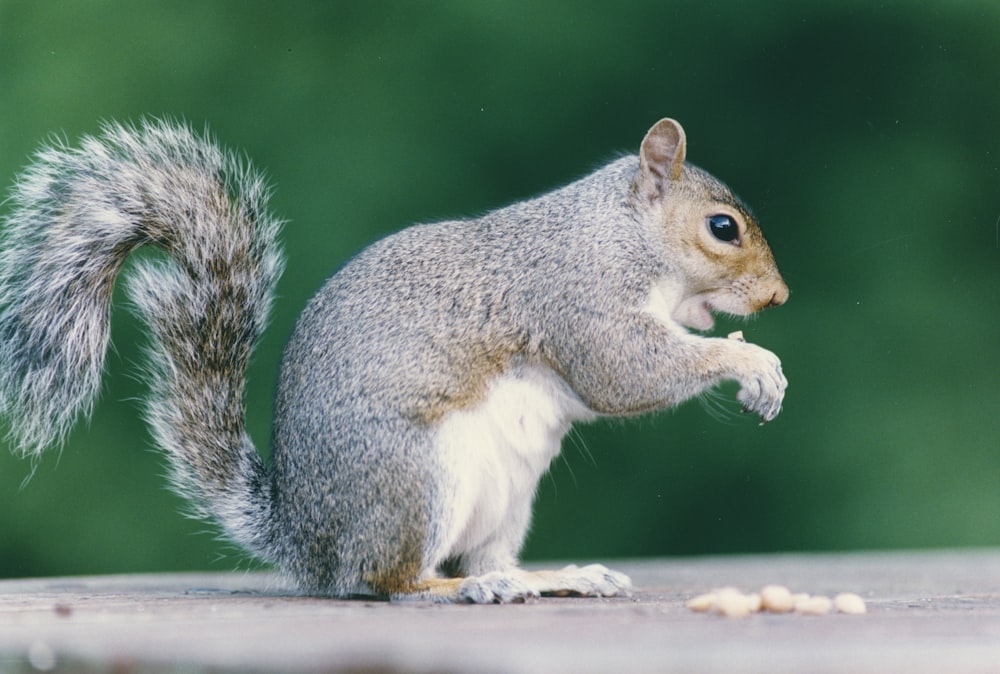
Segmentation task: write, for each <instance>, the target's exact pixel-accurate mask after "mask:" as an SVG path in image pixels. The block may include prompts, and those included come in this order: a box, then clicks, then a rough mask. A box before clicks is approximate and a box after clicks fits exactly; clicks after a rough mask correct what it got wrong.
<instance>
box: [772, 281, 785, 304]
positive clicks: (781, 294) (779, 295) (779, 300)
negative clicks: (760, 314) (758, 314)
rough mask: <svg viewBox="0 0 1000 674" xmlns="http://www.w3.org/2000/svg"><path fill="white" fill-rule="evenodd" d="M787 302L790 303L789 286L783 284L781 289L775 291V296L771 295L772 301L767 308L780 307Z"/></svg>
mask: <svg viewBox="0 0 1000 674" xmlns="http://www.w3.org/2000/svg"><path fill="white" fill-rule="evenodd" d="M787 301H788V286H786V285H785V284H784V283H782V284H781V287H780V288H778V289H777V290H775V291H774V294H773V295H771V301H770V302H768V303H767V306H769V307H780V306H781V305H782V304H784V303H785V302H787Z"/></svg>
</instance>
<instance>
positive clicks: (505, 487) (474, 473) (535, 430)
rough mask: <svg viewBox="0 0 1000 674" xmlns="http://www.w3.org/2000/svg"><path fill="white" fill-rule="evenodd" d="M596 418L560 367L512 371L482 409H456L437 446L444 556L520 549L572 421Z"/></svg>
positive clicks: (443, 424)
mask: <svg viewBox="0 0 1000 674" xmlns="http://www.w3.org/2000/svg"><path fill="white" fill-rule="evenodd" d="M595 416H596V415H595V414H594V413H593V412H591V411H590V410H589V409H588V408H587V407H586V406H585V405H584V404H583V402H582V401H581V400H580V399H579V398H578V397H577V396H576V394H574V393H573V392H572V390H570V389H569V387H568V386H567V385H566V383H565V382H564V381H563V380H562V379H561V378H559V377H558V376H557V375H556V374H555V373H554V372H552V371H551V370H550V369H548V368H545V367H539V366H530V367H528V366H524V367H518V368H515V369H513V370H510V371H508V372H506V373H505V374H503V375H501V376H500V377H498V378H497V379H495V380H494V381H493V382H492V383H491V384H490V387H489V391H488V393H487V396H486V399H485V400H484V401H483V402H482V403H480V404H479V405H478V406H476V407H474V408H471V409H466V410H456V411H454V412H451V413H449V414H448V415H447V416H446V417H445V418H444V419H443V420H442V422H441V425H440V426H439V428H438V433H437V437H436V444H437V447H438V451H439V454H438V456H440V457H441V458H442V462H443V468H444V470H445V472H446V473H448V474H449V478H450V479H447V480H446V481H445V482H446V484H448V485H449V488H448V490H447V491H448V498H447V499H446V500H445V503H444V504H443V505H444V508H445V512H444V513H442V514H443V518H442V522H444V523H446V524H445V526H444V527H443V530H441V531H439V532H437V533H438V535H439V538H438V543H439V546H440V547H438V551H439V554H440V555H442V559H444V558H447V557H452V556H456V555H460V554H462V553H464V552H467V551H470V550H473V549H476V548H480V547H482V546H484V545H485V546H489V545H491V544H492V541H494V540H498V541H503V540H507V539H511V540H514V542H515V547H514V549H513V550H510V553H511V554H515V553H516V552H517V547H519V546H520V542H521V541H520V538H521V537H523V535H524V532H525V530H526V527H527V525H528V522H527V519H528V517H529V515H530V508H531V501H532V499H533V498H534V495H535V488H536V486H537V485H538V480H539V479H540V478H541V476H542V474H543V473H544V472H545V471H546V470H547V469H548V466H549V464H550V463H551V461H552V459H553V458H554V457H555V456H556V455H557V454H558V453H559V448H560V444H561V441H562V438H563V436H564V435H565V434H566V432H567V431H568V430H569V427H570V424H571V423H572V422H573V421H578V420H584V419H592V418H594V417H595Z"/></svg>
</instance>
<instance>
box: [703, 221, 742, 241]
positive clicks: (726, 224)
mask: <svg viewBox="0 0 1000 674" xmlns="http://www.w3.org/2000/svg"><path fill="white" fill-rule="evenodd" d="M708 231H710V232H711V233H712V236H714V237H715V238H716V239H718V240H719V241H725V242H726V243H739V238H740V227H739V225H737V224H736V221H735V220H733V219H732V218H731V217H729V216H728V215H710V216H708Z"/></svg>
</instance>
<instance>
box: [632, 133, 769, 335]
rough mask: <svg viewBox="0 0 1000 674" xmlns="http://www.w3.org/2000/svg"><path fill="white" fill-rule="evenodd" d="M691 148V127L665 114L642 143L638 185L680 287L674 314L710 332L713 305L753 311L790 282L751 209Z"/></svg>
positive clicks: (724, 309) (674, 281)
mask: <svg viewBox="0 0 1000 674" xmlns="http://www.w3.org/2000/svg"><path fill="white" fill-rule="evenodd" d="M685 154H686V139H685V135H684V129H683V128H681V125H680V124H678V123H677V122H676V121H674V120H672V119H662V120H660V121H659V122H657V123H656V124H655V125H654V126H653V128H651V129H650V130H649V132H648V133H647V134H646V137H645V138H644V139H643V141H642V147H641V149H640V151H639V172H638V173H637V174H636V177H635V181H634V183H633V194H634V196H635V198H636V199H637V200H638V201H639V203H638V208H639V210H640V212H641V213H643V220H644V221H645V222H646V223H647V224H648V225H649V226H650V227H651V228H652V230H653V231H651V232H650V235H651V236H652V237H653V238H654V240H656V241H658V242H659V243H660V244H661V249H662V250H663V256H664V258H663V259H664V267H665V268H666V269H667V270H668V271H667V275H668V277H669V278H666V279H664V281H665V282H667V283H669V285H671V286H672V287H674V288H675V291H676V301H677V305H676V308H675V309H674V310H673V314H672V316H673V319H674V320H676V321H677V322H679V323H681V324H683V325H686V326H688V327H691V328H695V329H697V330H708V329H710V328H711V327H712V325H713V324H714V320H713V318H712V312H713V311H720V312H724V313H729V314H736V315H739V316H746V315H749V314H752V313H754V312H756V311H759V310H760V309H766V308H767V307H773V306H778V305H780V304H783V303H784V302H785V301H786V300H787V299H788V286H786V285H785V282H784V280H782V278H781V274H780V273H779V272H778V266H777V265H776V264H775V262H774V256H773V255H772V253H771V249H770V247H768V245H767V241H765V240H764V234H763V232H761V230H760V227H759V226H758V224H757V221H756V220H755V219H754V217H753V215H752V214H751V213H750V210H749V209H748V208H747V207H746V206H745V205H744V204H743V202H741V201H740V199H739V198H738V197H737V196H736V195H735V194H733V193H732V191H730V189H729V188H728V187H726V186H725V185H724V184H723V183H722V182H720V181H719V180H717V179H716V178H714V177H712V176H711V175H709V174H708V173H707V172H705V171H703V170H701V169H699V168H697V167H696V166H692V165H690V164H688V163H686V162H685V161H684V158H685Z"/></svg>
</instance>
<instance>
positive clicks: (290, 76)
mask: <svg viewBox="0 0 1000 674" xmlns="http://www.w3.org/2000/svg"><path fill="white" fill-rule="evenodd" d="M146 114H152V115H168V116H173V117H177V118H183V119H185V120H188V121H190V122H191V123H192V124H193V125H194V126H196V127H198V128H203V127H204V126H205V125H208V126H209V127H210V128H211V130H212V131H213V133H214V134H216V135H217V136H218V138H219V139H220V140H221V141H222V142H223V143H224V144H226V145H228V146H232V147H236V148H240V149H242V150H243V151H245V152H246V154H247V155H248V156H249V157H251V158H252V159H253V160H254V162H255V163H256V164H257V165H258V166H259V167H261V168H263V169H265V170H266V171H267V173H268V174H269V176H270V177H271V180H272V182H273V184H274V186H275V193H274V198H273V202H272V204H273V209H274V210H275V211H276V212H277V213H278V214H280V215H281V216H283V217H285V218H287V219H288V221H289V223H288V225H287V227H286V230H285V233H284V241H285V245H286V252H287V257H288V260H289V264H288V270H287V272H286V273H285V275H284V277H283V279H282V280H281V283H280V286H279V293H280V299H279V301H278V302H277V304H276V311H275V312H274V316H273V321H272V325H271V327H270V328H269V330H268V332H267V334H266V336H265V339H264V341H263V343H262V345H261V347H260V349H259V352H258V355H257V357H256V360H255V362H254V366H253V369H252V372H251V377H252V379H251V382H250V390H249V400H248V416H249V423H250V427H251V432H252V433H253V435H254V436H255V438H256V439H257V442H258V444H259V445H260V446H261V447H262V449H263V448H266V445H267V439H268V436H269V429H270V418H271V410H270V405H271V397H272V387H273V384H274V382H275V379H276V372H277V367H278V360H279V356H280V351H281V347H282V345H283V343H284V341H285V340H286V339H287V337H288V335H289V334H290V332H291V330H292V326H293V322H294V320H295V317H296V315H297V313H298V312H299V311H300V310H301V308H302V307H303V306H304V304H305V302H306V301H307V299H308V298H309V296H310V295H311V294H312V293H313V292H314V291H315V290H316V288H317V287H318V286H319V285H320V284H321V283H322V281H323V279H324V278H325V277H326V276H328V275H329V274H330V273H332V272H333V271H334V270H336V269H337V268H338V267H339V266H340V265H341V264H342V263H343V262H344V261H345V260H346V259H347V258H348V257H349V256H351V255H352V254H353V253H354V252H356V251H357V250H358V249H359V248H361V247H362V246H364V245H365V244H367V243H369V242H371V241H372V240H374V239H376V238H378V237H381V236H383V235H385V234H387V233H389V232H393V231H395V230H397V229H398V228H400V227H402V226H405V225H406V224H407V223H410V222H414V221H428V220H435V219H442V218H446V217H453V216H462V215H472V214H476V213H479V212H482V211H485V210H487V209H490V208H493V207H497V206H500V205H503V204H505V203H508V202H511V201H513V200H518V199H521V198H524V197H527V196H530V195H533V194H536V193H538V192H541V191H544V190H547V189H550V188H553V187H555V186H558V185H560V184H562V183H565V182H567V181H569V180H571V179H573V178H575V177H577V176H579V175H581V174H583V173H586V172H588V171H589V170H591V169H592V168H593V167H595V166H597V165H599V164H601V163H602V162H604V161H606V160H608V159H610V158H612V157H614V156H615V155H616V154H617V153H619V152H622V151H628V152H634V151H635V150H636V149H637V147H638V143H639V141H640V140H641V138H642V136H643V134H644V133H645V131H646V130H647V128H648V127H649V126H650V125H651V124H652V123H653V122H655V121H656V120H657V119H659V118H660V117H663V116H668V115H669V116H673V117H676V118H677V119H679V120H681V122H682V123H683V124H684V126H685V128H686V130H687V133H688V143H689V159H691V160H692V161H693V162H694V163H696V164H699V165H701V166H703V167H705V168H707V169H708V170H710V171H712V172H713V173H715V174H717V175H718V176H720V177H721V178H722V179H724V180H726V181H727V182H728V183H730V185H731V186H733V188H734V189H735V190H736V191H738V192H739V193H740V194H741V195H742V196H743V197H744V198H745V199H746V200H747V201H748V202H749V203H750V204H751V205H752V206H753V207H754V209H755V210H756V212H757V215H758V217H759V219H760V221H761V223H762V225H763V227H764V229H765V232H766V233H767V235H768V238H769V240H770V241H771V244H772V247H773V249H774V252H775V255H776V257H777V260H778V263H779V265H780V267H781V269H782V271H783V273H784V275H785V277H786V279H787V280H788V282H789V285H790V286H791V288H792V296H791V300H790V301H789V303H788V304H787V305H786V306H784V307H782V308H780V309H778V310H775V311H773V312H767V313H766V314H765V315H763V316H761V317H760V319H759V320H755V321H753V322H751V323H749V324H746V325H743V326H741V327H743V329H744V331H745V333H746V335H747V338H748V339H749V340H751V341H754V342H757V343H760V344H762V345H764V346H766V347H768V348H770V349H772V350H774V351H775V352H776V353H778V354H779V355H780V356H781V357H782V359H783V362H784V366H785V371H786V373H787V375H788V378H789V380H790V382H791V385H790V388H789V391H788V396H787V398H786V403H785V409H784V411H783V413H782V414H781V416H780V417H779V418H778V419H777V420H776V421H775V422H774V423H773V424H770V425H768V426H766V427H764V428H760V427H758V426H757V425H756V423H755V422H754V421H753V420H752V419H749V418H745V417H742V416H740V415H739V414H738V413H737V411H738V405H737V404H736V403H735V402H734V401H733V394H734V388H733V387H731V386H727V387H723V388H722V389H721V390H720V395H719V396H716V397H715V398H712V399H711V400H709V401H708V402H707V403H706V404H698V403H697V402H691V403H688V404H686V405H684V406H683V407H681V408H680V409H678V410H676V411H674V412H669V413H665V414H661V415H658V416H655V417H648V418H644V419H641V420H631V421H626V422H602V423H598V424H594V425H590V426H585V427H580V428H578V429H577V430H576V431H575V432H574V433H573V434H572V435H571V436H570V437H568V438H567V440H566V442H565V447H564V452H563V455H562V457H561V458H559V459H558V460H557V461H556V463H555V465H554V466H553V470H552V472H551V474H550V475H549V476H547V477H546V478H544V479H543V481H542V484H541V487H540V490H539V496H538V501H537V505H536V517H535V523H534V527H533V530H532V533H531V535H530V537H529V540H528V542H527V546H526V549H525V552H524V555H525V557H526V558H528V559H551V558H568V559H572V560H575V561H586V560H590V559H609V558H615V557H632V556H644V555H692V554H711V553H736V552H755V551H775V550H779V551H784V550H840V549H883V548H900V547H940V546H988V545H998V544H1000V421H998V418H1000V383H998V382H1000V363H998V357H997V356H998V347H1000V312H998V309H1000V189H998V188H1000V3H997V2H996V1H995V0H979V1H960V0H951V1H944V0H942V1H941V2H883V3H871V2H867V1H865V2H857V1H852V0H836V1H835V2H791V1H762V2H741V1H737V0H733V1H731V2H724V1H714V2H713V1H699V2H694V1H691V2H670V1H667V0H658V1H656V2H648V1H643V2H621V3H609V2H606V1H603V2H582V1H577V2H536V1H531V2H526V1H522V0H505V1H504V2H470V1H468V0H454V1H451V2H426V3H424V2H356V3H344V2H330V3H321V2H303V3H297V2H281V3H279V2H260V1H248V0H240V1H239V2H235V1H232V2H202V1H200V0H199V1H195V0H180V1H173V2H143V1H135V0H132V1H128V2H125V1H124V0H119V1H114V0H109V1H104V2H100V1H96V0H86V1H83V0H80V1H75V2H74V1H65V2H34V1H30V0H0V181H2V183H3V185H4V186H5V187H4V188H5V189H6V186H7V185H10V184H11V183H12V182H13V180H14V179H15V176H16V174H17V172H18V170H19V169H20V167H22V166H23V165H24V164H25V163H26V162H27V160H28V157H29V155H30V154H31V153H32V152H33V151H34V149H35V148H36V147H37V146H38V144H39V143H40V142H41V141H42V140H44V139H45V138H46V137H48V136H49V135H50V134H52V133H59V134H62V135H65V136H66V137H68V138H70V139H76V138H77V137H78V136H79V135H81V134H83V133H93V132H95V131H96V130H97V129H98V124H99V121H100V120H102V119H109V118H114V119H136V118H138V117H140V116H142V115H146ZM5 208H6V207H0V209H5ZM118 297H119V298H121V297H122V293H118ZM729 329H732V324H729V323H724V324H722V325H720V326H719V327H718V328H717V331H718V332H724V331H727V330H729ZM114 342H115V347H116V348H115V350H114V352H113V353H112V354H111V355H110V357H109V362H108V376H107V383H106V388H105V391H104V394H103V396H102V399H101V402H100V404H99V405H98V407H97V410H96V413H95V414H94V417H93V419H92V421H91V422H90V423H89V424H81V425H80V427H79V428H78V429H77V431H76V432H75V433H74V434H73V435H72V437H71V438H70V440H69V442H68V443H67V445H66V446H65V448H64V449H63V450H62V451H61V452H52V453H51V454H50V455H48V456H46V457H45V459H44V460H43V461H42V462H41V464H40V465H39V466H38V468H37V470H36V471H35V474H34V476H33V477H32V478H31V480H30V481H28V482H27V483H26V484H23V483H24V482H25V478H26V477H28V476H29V474H30V473H31V464H30V462H28V461H25V460H20V459H16V458H14V457H13V456H11V455H10V453H9V452H8V451H6V449H0V512H2V513H3V514H2V516H0V576H31V575H42V574H81V573H103V572H127V571H151V570H158V571H166V570H179V569H216V570H225V569H231V568H236V567H241V568H242V567H245V566H246V564H247V562H246V560H245V559H243V558H242V557H241V556H240V554H239V553H238V552H236V551H234V550H233V548H232V547H231V546H229V545H227V544H224V543H220V542H218V541H217V540H216V538H215V536H214V535H213V530H212V528H211V527H210V526H209V525H207V524H204V523H201V522H196V521H192V520H188V519H185V518H184V517H183V516H182V515H180V514H179V512H180V510H181V509H182V503H181V501H180V500H179V499H178V498H177V497H175V496H174V495H172V494H171V493H170V492H169V491H167V489H166V483H165V480H164V479H163V473H164V470H163V466H162V461H161V459H160V458H159V456H158V455H157V454H156V453H155V452H153V451H152V450H151V449H150V446H151V443H150V438H149V435H148V433H147V431H146V429H145V427H144V426H143V424H142V423H141V422H140V420H139V415H138V411H137V403H136V401H137V399H139V398H141V397H142V396H143V395H144V393H145V387H144V386H143V385H142V382H141V381H140V380H139V376H138V367H137V364H138V363H139V362H140V361H141V349H140V345H141V343H142V335H141V333H140V332H139V331H138V330H137V328H136V325H135V323H134V322H133V320H132V319H131V317H130V316H129V315H128V313H127V312H126V311H125V310H124V303H123V302H119V304H118V305H117V307H116V311H115V314H114ZM2 366H3V364H2V363H0V367H2Z"/></svg>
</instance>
